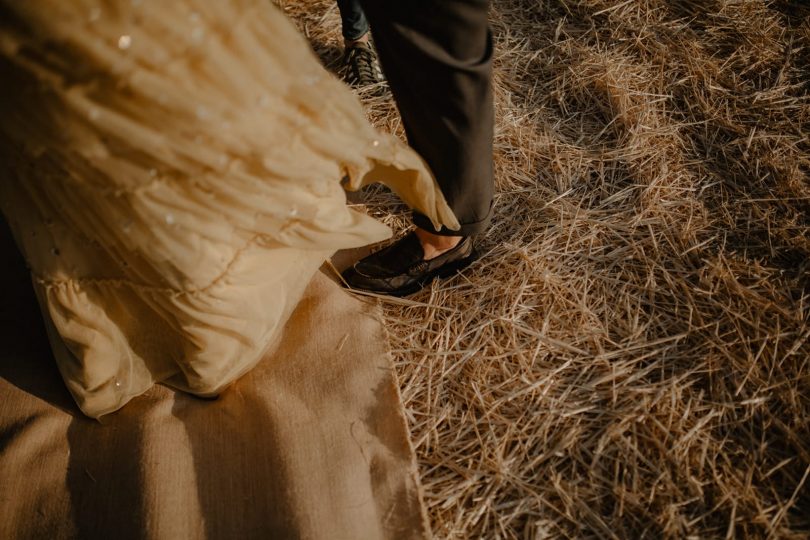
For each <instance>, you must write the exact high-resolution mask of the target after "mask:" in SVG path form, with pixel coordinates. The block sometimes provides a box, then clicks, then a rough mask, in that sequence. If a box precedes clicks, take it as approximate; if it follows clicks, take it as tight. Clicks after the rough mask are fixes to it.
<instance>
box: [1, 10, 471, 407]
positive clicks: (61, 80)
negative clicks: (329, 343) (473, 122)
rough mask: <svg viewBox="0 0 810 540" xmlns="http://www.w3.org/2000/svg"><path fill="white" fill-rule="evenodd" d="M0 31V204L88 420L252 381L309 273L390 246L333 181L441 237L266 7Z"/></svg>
mask: <svg viewBox="0 0 810 540" xmlns="http://www.w3.org/2000/svg"><path fill="white" fill-rule="evenodd" d="M0 21H2V22H0V81H1V82H0V114H2V123H0V205H2V211H3V214H4V215H5V217H6V219H7V220H8V222H9V224H10V226H11V228H12V231H13V233H14V235H15V238H16V240H17V243H18V245H19V246H20V249H21V250H22V252H23V254H24V256H25V258H26V260H27V262H28V264H29V266H30V268H31V273H32V278H33V283H34V287H35V289H36V293H37V296H38V298H39V301H40V304H41V307H42V310H43V313H44V314H45V318H46V320H47V321H48V325H49V331H50V338H51V340H52V342H54V343H56V342H58V343H60V346H59V347H56V346H55V347H54V350H55V351H57V363H58V366H59V369H60V371H61V373H62V375H63V378H64V380H65V382H66V384H67V386H68V388H69V389H70V391H71V393H72V394H73V396H74V397H75V399H76V401H77V403H78V404H79V406H80V407H81V409H82V410H83V411H84V412H85V413H86V414H88V415H90V416H93V417H98V416H100V415H103V414H106V413H109V412H111V411H114V410H116V409H118V408H120V407H121V406H123V405H124V404H125V403H126V402H127V401H129V400H130V399H132V398H133V397H134V396H137V395H139V394H141V393H143V392H144V391H146V390H147V389H148V388H149V387H151V386H152V385H153V384H154V383H155V382H165V383H167V384H169V385H171V386H174V387H177V388H180V389H183V390H186V391H188V392H192V393H195V394H199V395H204V396H208V395H215V394H217V393H219V392H220V391H221V390H222V389H223V388H224V387H225V386H227V385H228V384H229V383H231V382H233V381H234V380H235V379H236V378H238V377H239V376H240V375H242V374H244V373H245V372H246V371H247V370H249V369H250V368H251V367H253V366H254V365H255V364H256V363H257V362H258V360H259V359H260V357H261V356H262V354H263V353H264V352H265V350H266V349H267V348H268V347H269V346H271V345H272V344H273V343H274V340H275V339H276V338H277V337H278V336H279V333H280V330H281V328H282V327H283V325H284V323H285V321H286V320H287V318H288V316H289V314H290V313H291V311H292V309H293V308H294V307H295V305H296V303H297V301H298V300H299V298H300V296H301V294H302V292H303V290H304V287H305V286H306V285H307V283H308V282H309V280H310V279H311V277H312V276H313V274H314V273H315V272H316V271H317V269H318V268H319V267H320V265H321V264H322V263H323V261H324V260H325V259H326V258H328V257H329V256H330V255H331V254H332V253H333V252H334V251H336V250H338V249H342V248H350V247H356V246H360V245H364V244H369V243H371V242H375V241H379V240H382V239H384V238H386V237H387V236H388V235H389V234H390V233H389V231H388V229H387V228H386V227H385V226H383V225H382V224H380V223H378V222H376V221H374V220H373V219H371V218H369V217H367V216H365V215H364V214H361V213H358V212H355V211H353V210H351V209H349V208H348V207H347V206H346V204H345V194H344V192H343V188H342V186H341V182H342V181H343V183H344V184H345V185H346V186H347V187H348V188H349V189H358V188H360V187H361V186H363V185H365V184H367V183H369V182H375V181H379V182H383V183H385V184H387V185H388V186H390V187H391V188H392V189H393V190H394V191H396V192H397V193H398V194H399V195H400V196H401V197H402V199H403V200H404V201H405V202H406V203H407V204H409V205H410V206H412V207H415V208H417V209H419V210H420V211H421V212H422V213H424V214H425V215H427V216H428V217H430V218H431V219H432V220H433V221H434V223H435V224H436V225H439V224H444V225H446V226H449V227H451V228H457V226H458V223H457V221H456V220H455V218H454V216H453V214H452V212H451V211H450V210H449V208H448V207H447V205H446V203H445V201H444V199H443V197H442V195H441V193H440V191H439V189H438V186H437V184H436V182H435V180H434V179H433V178H432V176H431V175H430V173H429V171H428V170H427V168H426V167H425V165H424V163H423V162H422V161H421V159H420V158H419V157H418V156H417V155H416V154H415V153H414V152H413V151H411V150H410V149H409V148H407V147H406V146H404V145H403V144H402V143H401V142H400V141H399V140H398V139H396V138H395V137H393V136H391V135H387V134H382V133H379V132H377V131H375V130H374V129H373V128H371V127H370V126H369V124H368V123H367V121H366V119H365V116H364V113H363V111H362V108H361V107H360V105H359V104H358V103H357V100H356V99H355V98H354V97H353V95H352V94H351V93H350V91H349V90H348V89H346V88H345V87H344V86H343V85H342V84H341V83H340V82H338V81H337V80H335V79H334V78H333V77H332V76H331V75H329V74H328V73H327V72H326V71H325V70H324V69H323V68H322V67H321V65H320V64H319V62H318V60H317V59H316V58H315V57H314V55H313V54H312V52H311V50H310V49H309V46H308V44H307V43H306V41H305V40H304V39H303V37H302V36H300V35H299V34H298V33H297V31H296V30H295V28H294V27H293V25H292V24H291V23H290V22H289V21H288V20H287V19H286V18H285V17H284V15H283V14H282V13H281V12H280V11H279V10H278V9H277V8H275V7H274V6H272V4H270V2H269V1H267V0H258V1H253V0H229V1H226V0H216V1H209V0H173V1H170V2H164V1H158V0H92V1H91V0H69V1H65V0H30V1H24V2H23V1H16V0H0ZM346 178H348V179H346ZM62 343H63V344H64V345H65V346H61V344H62ZM58 351H62V352H61V353H59V352H58Z"/></svg>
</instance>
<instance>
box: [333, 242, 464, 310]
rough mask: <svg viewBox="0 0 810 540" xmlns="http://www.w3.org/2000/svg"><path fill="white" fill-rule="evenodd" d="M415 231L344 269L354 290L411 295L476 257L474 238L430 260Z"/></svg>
mask: <svg viewBox="0 0 810 540" xmlns="http://www.w3.org/2000/svg"><path fill="white" fill-rule="evenodd" d="M424 256H425V253H424V251H423V250H422V244H421V243H420V242H419V238H418V237H417V236H416V234H415V233H413V232H411V233H410V234H408V235H406V236H404V237H403V238H402V239H400V240H399V241H397V242H395V243H393V244H391V245H390V246H388V247H386V248H384V249H382V250H380V251H378V252H376V253H372V254H371V255H369V256H368V257H365V258H363V259H360V260H359V261H358V262H356V263H355V264H354V266H352V267H350V268H348V269H346V270H345V271H344V272H343V279H344V280H345V281H346V283H348V285H349V287H351V288H352V289H360V290H362V291H368V292H374V293H378V294H387V295H391V296H407V295H409V294H413V293H415V292H417V291H419V290H421V289H422V288H423V287H424V286H425V285H427V284H428V283H430V282H431V281H433V280H434V279H435V278H437V277H447V276H451V275H453V274H455V273H456V272H458V271H459V270H461V269H462V268H464V267H466V266H467V265H469V264H470V263H471V262H473V261H474V260H475V259H476V256H477V255H476V252H475V249H474V245H473V240H472V237H467V238H465V239H463V240H462V241H461V242H459V244H458V245H457V246H456V247H454V248H453V249H451V250H449V251H446V252H445V253H442V254H441V255H439V256H438V257H436V258H434V259H431V260H429V261H426V260H424Z"/></svg>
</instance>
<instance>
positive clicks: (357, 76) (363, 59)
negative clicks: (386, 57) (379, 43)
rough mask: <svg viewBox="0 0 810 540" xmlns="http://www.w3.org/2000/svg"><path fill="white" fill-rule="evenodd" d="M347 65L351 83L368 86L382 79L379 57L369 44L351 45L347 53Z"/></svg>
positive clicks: (348, 78)
mask: <svg viewBox="0 0 810 540" xmlns="http://www.w3.org/2000/svg"><path fill="white" fill-rule="evenodd" d="M346 67H347V69H348V77H347V80H348V82H349V83H350V84H356V85H360V86H367V85H372V84H376V83H378V82H379V81H380V77H379V74H378V71H379V68H378V67H377V57H376V55H375V54H374V51H372V50H371V48H369V47H368V46H364V45H356V46H354V47H351V48H350V49H349V50H348V51H347V53H346Z"/></svg>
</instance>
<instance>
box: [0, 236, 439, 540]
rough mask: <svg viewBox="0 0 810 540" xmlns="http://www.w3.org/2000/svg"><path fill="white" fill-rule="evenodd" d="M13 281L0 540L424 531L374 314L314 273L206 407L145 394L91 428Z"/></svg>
mask: <svg viewBox="0 0 810 540" xmlns="http://www.w3.org/2000/svg"><path fill="white" fill-rule="evenodd" d="M3 244H4V246H3V247H4V248H5V247H6V246H7V243H6V242H3ZM3 253H4V255H5V256H6V258H7V259H8V257H9V255H8V254H9V251H8V249H3ZM11 256H12V257H13V258H14V259H15V260H16V259H17V256H16V254H13V255H11ZM26 279H27V276H26V275H25V272H24V269H21V270H20V269H18V268H16V265H15V268H14V270H13V271H12V275H10V276H9V275H6V276H3V285H2V287H0V289H2V291H3V294H2V298H3V299H4V302H3V305H2V308H0V311H1V312H2V321H0V322H2V334H3V336H2V337H3V340H2V343H3V347H4V350H3V351H2V352H0V377H2V378H1V379H0V486H2V489H0V538H51V539H58V538H74V537H79V538H167V539H179V538H223V539H225V538H228V539H230V538H239V539H246V538H330V539H339V538H346V539H367V538H368V539H371V538H422V537H425V536H428V535H429V533H428V531H427V526H426V522H425V519H424V510H423V507H422V504H421V500H420V497H419V493H418V479H417V476H416V468H415V461H414V457H413V452H412V449H411V447H410V443H409V440H408V434H407V430H406V424H405V421H404V417H403V415H402V405H401V403H400V400H399V394H398V391H397V387H396V385H395V380H394V374H393V372H392V367H391V362H390V357H389V353H388V350H387V343H386V341H385V336H384V332H383V328H382V326H381V324H380V321H379V317H378V313H377V312H376V309H377V308H375V307H374V306H373V305H369V304H367V303H364V302H362V301H360V300H358V299H356V298H353V297H351V296H349V295H348V294H346V293H345V292H344V291H342V290H341V289H340V288H339V287H338V286H337V285H336V284H334V283H333V282H331V281H330V280H329V279H328V278H326V277H325V276H324V275H322V274H318V275H316V277H315V279H314V280H313V282H312V283H311V284H310V286H309V288H308V290H307V293H306V294H305V296H304V299H303V300H302V302H301V304H300V305H299V306H298V309H297V310H296V312H295V314H294V315H293V317H292V319H291V320H290V323H289V324H288V325H287V329H286V331H285V335H284V338H283V341H282V343H281V345H280V346H279V348H278V349H277V350H276V351H274V352H272V353H270V354H268V356H267V357H266V358H265V359H264V360H263V361H262V362H261V363H260V364H259V366H258V367H257V368H256V369H254V370H253V371H252V372H251V373H249V374H248V375H247V376H245V377H243V378H242V379H241V380H239V381H238V382H237V383H236V384H235V385H234V386H233V387H231V388H230V389H229V390H228V391H227V392H226V393H225V394H223V395H222V396H221V397H220V398H219V399H217V400H211V401H205V400H201V399H198V398H194V397H191V396H188V395H185V394H182V393H179V392H175V391H173V390H170V389H168V388H165V387H162V386H157V387H155V388H153V389H152V390H151V391H150V392H148V393H147V394H146V395H144V396H142V397H140V398H138V399H135V400H133V402H131V403H130V404H128V405H127V406H126V407H124V409H123V410H121V411H119V412H118V413H114V414H112V415H109V416H107V417H104V418H103V419H102V422H101V423H98V422H96V421H93V420H89V419H87V418H85V417H84V416H82V415H81V414H80V413H79V412H78V409H77V408H76V407H75V405H74V404H73V402H72V401H71V399H70V396H69V395H68V393H67V390H66V389H65V388H64V386H63V384H62V381H61V379H60V378H59V374H58V372H57V370H56V368H55V366H54V364H53V359H52V355H51V352H50V350H49V349H48V345H47V340H46V338H45V331H44V328H43V327H42V322H41V318H40V315H39V313H38V311H37V307H36V302H35V300H34V297H33V295H32V294H31V293H30V284H29V283H26V282H25V281H26ZM21 280H22V283H21Z"/></svg>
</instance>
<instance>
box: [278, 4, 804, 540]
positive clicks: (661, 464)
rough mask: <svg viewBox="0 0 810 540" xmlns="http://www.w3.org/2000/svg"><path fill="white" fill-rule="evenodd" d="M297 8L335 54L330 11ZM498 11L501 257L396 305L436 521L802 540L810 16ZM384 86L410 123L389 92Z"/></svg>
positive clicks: (396, 339)
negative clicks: (795, 539)
mask: <svg viewBox="0 0 810 540" xmlns="http://www.w3.org/2000/svg"><path fill="white" fill-rule="evenodd" d="M284 8H285V9H286V10H287V11H288V13H290V15H291V16H293V18H294V19H296V21H297V22H298V23H299V24H300V25H301V27H302V28H304V30H305V31H306V32H307V33H308V35H309V37H310V39H311V40H312V43H313V46H314V47H315V49H316V50H317V51H318V52H319V53H320V54H321V56H322V57H323V58H325V60H326V61H327V62H331V63H332V65H335V64H336V62H337V60H338V58H339V46H340V34H339V29H340V22H339V18H338V14H337V10H336V7H335V5H334V2H333V1H332V0H317V1H308V2H304V1H303V0H287V1H286V2H284ZM492 18H493V25H494V32H495V37H496V43H497V59H496V77H495V90H496V102H497V103H496V107H497V112H496V117H497V127H496V143H495V159H496V170H497V180H498V195H497V201H496V204H497V207H496V211H497V214H496V217H495V221H494V224H493V227H492V229H491V230H490V231H489V232H488V233H487V234H486V235H485V236H484V237H483V238H481V239H480V241H479V244H480V247H481V249H482V251H483V252H484V257H483V258H482V260H481V261H480V262H478V263H476V264H475V265H474V266H473V267H471V268H470V269H469V270H468V271H466V272H465V273H464V274H463V275H461V276H459V277H456V278H454V279H452V280H446V281H443V282H438V283H435V284H433V286H432V287H431V288H430V289H429V290H426V291H424V292H422V293H420V294H418V295H415V296H413V297H412V298H410V299H408V300H404V301H397V300H390V301H388V300H384V305H385V307H386V311H385V314H386V320H387V323H388V326H389V329H390V336H391V340H392V343H393V348H394V354H395V359H396V362H397V366H398V371H399V375H400V379H401V382H402V385H403V395H404V400H405V405H406V408H407V410H408V413H409V415H410V417H409V421H410V427H411V431H412V435H413V438H414V442H415V445H416V449H417V453H418V458H419V463H420V467H421V472H422V480H423V483H424V486H425V491H426V497H427V503H428V506H429V512H430V515H431V518H432V523H433V527H434V531H435V533H436V534H437V535H438V536H439V537H442V538H472V537H487V538H558V537H564V538H567V537H577V538H579V537H604V538H624V537H634V538H636V537H637V538H642V537H644V538H686V537H693V538H719V537H726V538H734V537H737V538H807V537H808V535H810V478H808V476H810V365H808V362H809V361H810V234H809V233H810V182H809V181H808V172H810V139H808V135H810V98H808V90H810V73H809V72H808V70H810V62H808V60H809V59H810V9H808V8H807V7H802V3H801V2H798V1H796V2H786V1H764V0H735V1H732V0H711V1H697V0H534V1H530V0H502V1H498V2H496V5H495V6H494V8H493V13H492ZM365 101H366V103H367V105H368V108H369V114H370V115H371V117H372V119H373V120H374V121H375V123H377V125H379V126H382V127H384V128H386V129H389V130H391V131H394V132H397V133H400V134H401V128H400V126H399V118H398V116H397V114H396V109H395V108H394V106H393V104H392V102H391V100H390V98H388V97H384V96H383V97H373V96H366V100H365ZM365 196H366V199H365V203H366V204H367V206H368V208H369V210H370V211H371V212H372V213H374V214H375V215H376V216H378V217H381V218H382V219H384V220H385V221H386V222H388V223H389V224H391V225H392V226H394V227H395V228H398V229H401V228H404V227H405V226H407V219H406V217H407V215H406V213H405V212H404V211H403V208H402V206H401V205H400V204H399V203H398V202H397V201H396V200H395V199H394V198H393V197H392V196H391V195H390V193H388V192H386V191H383V190H376V191H369V192H368V193H366V195H365Z"/></svg>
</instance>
